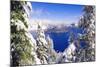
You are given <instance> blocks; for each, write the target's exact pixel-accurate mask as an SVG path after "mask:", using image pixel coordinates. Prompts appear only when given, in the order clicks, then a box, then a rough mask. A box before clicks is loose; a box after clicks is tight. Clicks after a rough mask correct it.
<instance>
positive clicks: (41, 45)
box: [36, 23, 48, 64]
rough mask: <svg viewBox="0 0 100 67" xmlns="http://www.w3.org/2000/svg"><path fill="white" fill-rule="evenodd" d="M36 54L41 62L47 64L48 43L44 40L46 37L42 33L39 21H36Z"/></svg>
mask: <svg viewBox="0 0 100 67" xmlns="http://www.w3.org/2000/svg"><path fill="white" fill-rule="evenodd" d="M36 41H37V51H36V52H37V55H38V58H39V59H40V62H41V64H47V63H48V62H47V59H48V54H47V51H48V43H47V41H46V37H45V34H44V30H43V29H42V26H41V23H38V29H37V38H36Z"/></svg>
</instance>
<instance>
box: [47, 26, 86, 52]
mask: <svg viewBox="0 0 100 67" xmlns="http://www.w3.org/2000/svg"><path fill="white" fill-rule="evenodd" d="M70 33H73V35H74V39H75V40H76V39H77V38H79V36H78V34H79V33H81V34H83V32H82V29H79V28H76V27H69V28H68V31H67V32H59V33H57V32H51V33H46V34H48V35H49V36H50V37H51V39H52V40H53V44H54V49H55V51H57V52H63V51H64V50H65V49H66V48H67V47H68V45H69V38H70ZM80 44H81V45H82V46H84V44H85V42H81V43H80Z"/></svg>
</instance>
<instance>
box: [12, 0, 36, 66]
mask: <svg viewBox="0 0 100 67" xmlns="http://www.w3.org/2000/svg"><path fill="white" fill-rule="evenodd" d="M28 4H29V2H26V1H11V66H22V65H32V64H35V57H34V55H33V54H32V51H34V50H35V48H34V45H35V44H34V43H33V42H32V39H31V37H30V33H29V32H28V26H29V25H28V13H27V12H26V10H29V11H31V6H29V5H28Z"/></svg>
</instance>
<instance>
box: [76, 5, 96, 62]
mask: <svg viewBox="0 0 100 67" xmlns="http://www.w3.org/2000/svg"><path fill="white" fill-rule="evenodd" d="M83 11H84V15H83V16H82V18H81V19H80V21H79V28H82V29H83V33H84V34H83V35H82V36H81V37H80V41H85V42H86V44H87V45H86V46H85V48H83V49H82V50H80V53H79V54H77V53H78V52H77V53H76V54H77V56H78V55H80V56H81V58H80V61H79V60H78V62H81V61H94V60H95V6H85V7H84V10H83ZM77 58H78V57H77Z"/></svg>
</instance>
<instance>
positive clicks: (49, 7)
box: [30, 2, 84, 24]
mask: <svg viewBox="0 0 100 67" xmlns="http://www.w3.org/2000/svg"><path fill="white" fill-rule="evenodd" d="M31 4H32V13H31V16H30V19H31V20H35V19H41V20H48V21H53V22H51V23H62V22H63V23H68V24H69V23H74V22H77V21H78V20H79V18H80V16H81V15H82V13H83V12H82V9H83V7H84V6H83V5H71V4H56V3H52V4H51V3H42V2H31Z"/></svg>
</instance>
